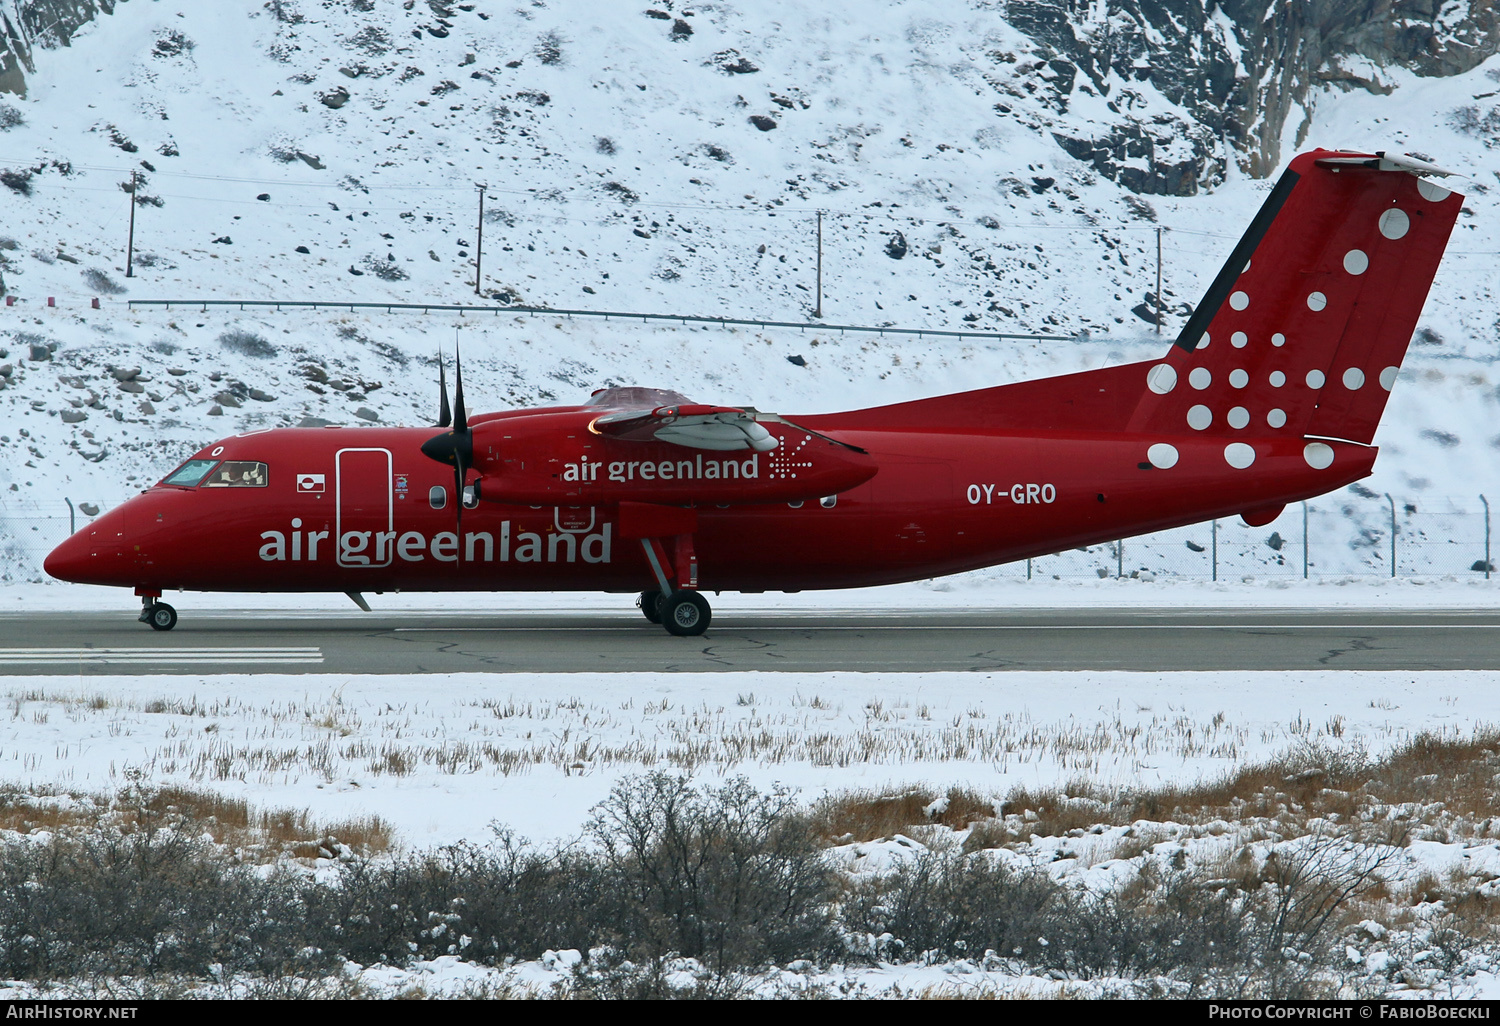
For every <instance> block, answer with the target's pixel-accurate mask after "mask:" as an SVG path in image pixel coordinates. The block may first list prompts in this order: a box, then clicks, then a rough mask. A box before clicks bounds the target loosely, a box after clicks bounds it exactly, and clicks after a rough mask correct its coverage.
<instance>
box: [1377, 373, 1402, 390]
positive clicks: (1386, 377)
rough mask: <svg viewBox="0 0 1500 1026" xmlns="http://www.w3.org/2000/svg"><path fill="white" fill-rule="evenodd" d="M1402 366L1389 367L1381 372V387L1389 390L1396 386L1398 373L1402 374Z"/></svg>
mask: <svg viewBox="0 0 1500 1026" xmlns="http://www.w3.org/2000/svg"><path fill="white" fill-rule="evenodd" d="M1400 373H1401V371H1400V368H1397V367H1387V368H1386V369H1385V370H1383V371H1381V372H1380V387H1381V388H1383V389H1385V390H1386V391H1387V392H1389V391H1390V390H1391V389H1393V388H1395V387H1396V375H1397V374H1400Z"/></svg>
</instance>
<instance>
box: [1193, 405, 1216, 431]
mask: <svg viewBox="0 0 1500 1026" xmlns="http://www.w3.org/2000/svg"><path fill="white" fill-rule="evenodd" d="M1213 422H1214V411H1213V410H1210V409H1209V408H1208V407H1207V406H1194V407H1193V408H1192V409H1191V410H1188V427H1190V428H1192V429H1193V430H1194V431H1202V430H1204V429H1205V428H1207V427H1208V426H1209V425H1210V424H1212V423H1213Z"/></svg>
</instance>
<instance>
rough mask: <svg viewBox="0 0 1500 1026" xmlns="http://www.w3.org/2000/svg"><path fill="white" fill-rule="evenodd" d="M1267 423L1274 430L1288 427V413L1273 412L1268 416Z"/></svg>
mask: <svg viewBox="0 0 1500 1026" xmlns="http://www.w3.org/2000/svg"><path fill="white" fill-rule="evenodd" d="M1266 423H1267V424H1269V425H1271V426H1272V427H1273V428H1281V427H1286V411H1285V410H1272V411H1271V412H1270V413H1268V414H1266Z"/></svg>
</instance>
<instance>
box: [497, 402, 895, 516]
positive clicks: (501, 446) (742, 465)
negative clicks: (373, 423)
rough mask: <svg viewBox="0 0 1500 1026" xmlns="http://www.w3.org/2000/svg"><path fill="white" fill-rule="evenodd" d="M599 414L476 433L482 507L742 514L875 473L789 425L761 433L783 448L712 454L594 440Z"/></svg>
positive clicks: (562, 415) (838, 488) (864, 459)
mask: <svg viewBox="0 0 1500 1026" xmlns="http://www.w3.org/2000/svg"><path fill="white" fill-rule="evenodd" d="M597 416H598V412H597V411H590V410H582V411H567V412H556V413H545V414H538V415H534V416H525V417H509V418H504V419H501V420H494V421H486V422H484V423H480V424H476V425H475V426H474V468H475V469H476V470H477V471H479V473H480V474H481V475H482V482H481V485H480V488H479V494H480V498H481V499H482V500H483V501H488V502H502V503H508V504H518V505H528V506H605V505H611V504H614V503H618V502H646V503H656V504H660V505H670V506H684V505H689V504H696V505H709V504H715V505H744V504H747V503H769V502H797V501H805V500H810V499H817V498H821V497H823V496H827V495H837V494H838V493H840V492H845V491H848V490H849V489H850V488H854V487H856V486H857V485H860V484H863V483H864V482H866V481H868V480H869V479H870V478H871V477H873V476H874V475H875V472H876V470H877V469H878V467H877V465H876V463H875V460H874V459H873V458H872V457H871V456H869V455H868V454H867V453H863V452H859V451H856V450H854V449H851V448H849V447H848V446H844V445H840V444H839V443H837V442H834V441H832V440H831V439H827V438H823V437H821V436H819V435H816V434H812V433H810V432H807V431H802V430H800V429H798V428H797V427H795V426H794V425H791V424H786V423H780V422H773V423H768V424H765V425H763V426H764V428H765V429H766V431H768V432H769V434H770V435H771V437H773V438H774V439H775V440H776V443H777V444H776V446H775V447H774V448H772V449H769V450H768V451H764V452H757V451H755V450H754V449H750V448H745V449H740V450H735V451H723V450H719V451H715V450H711V449H707V450H706V449H700V448H696V447H691V446H685V445H677V444H674V443H671V442H663V441H660V440H658V439H652V440H649V441H636V440H626V439H619V438H612V437H609V436H607V435H602V434H599V433H598V432H595V431H592V430H590V424H591V422H592V421H593V419H594V418H596V417H597Z"/></svg>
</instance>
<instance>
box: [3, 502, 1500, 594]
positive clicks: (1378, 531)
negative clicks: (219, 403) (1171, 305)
mask: <svg viewBox="0 0 1500 1026" xmlns="http://www.w3.org/2000/svg"><path fill="white" fill-rule="evenodd" d="M104 510H105V507H104V506H103V504H98V503H91V502H87V501H78V502H75V501H73V500H71V499H62V500H56V501H45V500H18V499H11V500H0V582H25V581H31V582H39V581H45V580H48V579H49V578H48V577H47V575H46V574H45V573H44V572H43V570H42V562H43V560H45V559H46V557H47V553H49V552H51V551H52V549H54V548H55V547H56V546H57V545H59V544H61V543H62V541H63V540H64V539H66V538H67V537H68V536H69V535H70V534H71V533H72V532H73V531H75V530H81V529H83V528H85V527H86V526H87V525H88V524H90V523H91V522H92V521H93V519H94V518H95V517H96V516H98V515H99V514H101V513H103V512H104ZM1491 558H1492V557H1491V552H1490V511H1489V501H1488V500H1487V499H1486V498H1485V497H1484V496H1483V495H1480V496H1476V497H1475V498H1474V499H1472V500H1471V499H1464V498H1455V497H1441V498H1435V497H1431V496H1423V497H1421V498H1420V499H1419V500H1408V501H1403V500H1399V499H1395V498H1392V497H1390V496H1380V495H1374V494H1373V493H1371V494H1364V495H1357V494H1352V493H1349V492H1341V493H1338V494H1336V495H1329V496H1324V497H1322V498H1320V499H1317V500H1315V501H1312V502H1303V503H1296V504H1294V505H1291V506H1288V507H1287V509H1286V510H1285V511H1284V512H1283V513H1282V514H1281V516H1280V517H1278V518H1277V519H1276V520H1275V521H1274V522H1273V523H1270V524H1267V525H1266V526H1264V527H1249V526H1247V525H1246V524H1245V523H1244V522H1243V521H1241V520H1240V519H1239V518H1237V517H1236V518H1233V519H1228V520H1215V521H1212V522H1209V523H1203V524H1196V525H1194V526H1192V527H1180V528H1176V529H1174V530H1171V531H1158V532H1156V533H1154V534H1145V535H1138V536H1136V537H1133V538H1126V539H1124V540H1122V541H1117V542H1111V543H1108V544H1104V545H1093V546H1089V547H1088V548H1082V549H1072V550H1068V551H1066V552H1059V553H1055V554H1053V555H1050V556H1040V557H1037V558H1036V559H1030V560H1021V561H1017V562H1015V563H1008V564H1006V565H1004V566H1002V567H998V568H997V569H996V571H995V572H996V573H998V574H999V575H1001V576H1004V577H1018V576H1019V577H1025V578H1027V579H1040V578H1056V579H1059V580H1062V579H1067V578H1088V577H1096V578H1107V577H1136V578H1139V577H1146V578H1147V579H1157V578H1172V577H1181V578H1192V579H1206V580H1223V581H1236V580H1243V579H1245V578H1250V577H1253V578H1257V579H1259V578H1284V579H1288V580H1291V579H1296V578H1303V579H1310V578H1314V577H1355V576H1371V577H1374V576H1380V577H1448V576H1458V577H1476V576H1477V577H1483V578H1485V579H1489V578H1490V576H1491V575H1492V574H1495V567H1494V565H1493V563H1492V562H1491ZM1496 576H1497V578H1500V574H1497V575H1496Z"/></svg>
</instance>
